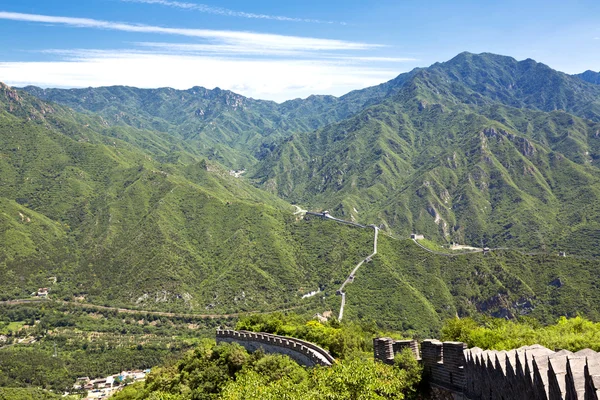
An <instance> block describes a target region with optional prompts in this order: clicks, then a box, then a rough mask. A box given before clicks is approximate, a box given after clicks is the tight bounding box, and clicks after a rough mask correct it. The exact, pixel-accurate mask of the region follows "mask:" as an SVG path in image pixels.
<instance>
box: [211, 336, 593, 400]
mask: <svg viewBox="0 0 600 400" xmlns="http://www.w3.org/2000/svg"><path fill="white" fill-rule="evenodd" d="M220 342H228V343H231V342H235V343H239V344H240V345H242V346H243V347H245V348H246V349H247V350H248V351H256V350H258V349H262V350H263V351H264V352H266V353H277V354H285V355H288V356H290V357H291V358H292V359H294V360H296V361H297V362H298V363H299V364H302V365H305V366H309V367H312V366H317V365H321V366H331V365H333V364H334V363H335V359H334V358H333V357H332V356H331V355H330V354H329V353H328V352H327V351H326V350H324V349H322V348H321V347H319V346H316V345H314V344H312V343H309V342H305V341H303V340H299V339H295V338H291V337H284V336H277V335H271V334H268V333H255V332H246V331H234V330H218V331H217V343H220ZM406 348H408V349H410V350H411V352H412V354H413V356H414V357H415V358H417V359H418V360H420V362H421V365H422V366H423V379H424V381H425V382H427V383H428V384H429V385H430V386H431V387H432V389H433V390H434V392H435V398H439V399H470V400H484V399H485V400H488V399H489V400H597V399H598V395H599V394H600V354H599V353H597V352H595V351H593V350H590V349H584V350H580V351H578V352H575V353H573V352H570V351H567V350H559V351H553V350H550V349H547V348H545V347H543V346H540V345H532V346H525V347H520V348H518V349H515V350H510V351H504V350H502V351H496V350H482V349H480V348H477V347H475V348H471V349H467V346H466V344H464V343H462V342H440V341H438V340H425V341H423V342H421V344H420V346H419V343H418V342H417V341H416V340H394V339H390V338H376V339H373V353H374V356H375V359H376V360H379V361H382V362H384V363H387V364H393V363H394V359H395V355H396V354H398V353H399V352H401V351H403V350H404V349H406Z"/></svg>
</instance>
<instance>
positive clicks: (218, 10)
mask: <svg viewBox="0 0 600 400" xmlns="http://www.w3.org/2000/svg"><path fill="white" fill-rule="evenodd" d="M121 1H124V2H127V3H144V4H159V5H162V6H167V7H175V8H181V9H184V10H194V11H200V12H203V13H208V14H216V15H223V16H227V17H242V18H252V19H268V20H275V21H285V22H312V23H317V24H335V23H337V22H335V21H323V20H320V19H310V18H294V17H285V16H281V15H268V14H255V13H249V12H244V11H235V10H230V9H227V8H223V7H212V6H209V5H206V4H197V3H186V2H181V1H167V0H121ZM339 24H341V25H345V23H344V22H339Z"/></svg>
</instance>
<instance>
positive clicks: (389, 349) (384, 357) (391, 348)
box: [373, 338, 420, 364]
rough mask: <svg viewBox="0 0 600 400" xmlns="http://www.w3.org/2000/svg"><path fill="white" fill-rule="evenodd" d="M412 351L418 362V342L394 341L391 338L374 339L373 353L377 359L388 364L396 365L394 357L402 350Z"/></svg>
mask: <svg viewBox="0 0 600 400" xmlns="http://www.w3.org/2000/svg"><path fill="white" fill-rule="evenodd" d="M406 348H409V349H411V351H412V353H413V355H414V357H415V358H416V359H417V360H418V359H419V358H420V357H419V343H418V342H417V341H416V340H394V339H391V338H375V339H373V352H374V354H375V359H377V360H381V361H383V362H385V363H386V364H393V363H394V356H395V355H396V354H397V353H400V352H402V350H404V349H406Z"/></svg>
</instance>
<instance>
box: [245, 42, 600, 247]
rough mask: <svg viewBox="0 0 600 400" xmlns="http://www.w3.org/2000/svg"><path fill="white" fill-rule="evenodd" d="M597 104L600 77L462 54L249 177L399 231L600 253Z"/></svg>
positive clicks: (295, 198) (285, 145) (281, 150)
mask: <svg viewBox="0 0 600 400" xmlns="http://www.w3.org/2000/svg"><path fill="white" fill-rule="evenodd" d="M599 107H600V88H599V87H597V86H595V85H591V84H589V83H586V82H583V81H581V80H580V79H578V78H575V77H571V76H569V75H566V74H563V73H560V72H557V71H553V70H551V69H550V68H548V67H547V66H545V65H543V64H537V63H535V62H533V61H531V60H525V61H521V62H517V61H516V60H514V59H512V58H509V57H502V56H496V55H491V54H482V55H473V54H468V53H463V54H460V55H459V56H457V57H455V58H454V59H452V60H450V61H449V62H447V63H441V64H434V65H433V66H431V67H430V68H427V69H423V70H420V71H417V72H416V73H414V74H413V76H412V77H411V78H410V79H408V80H406V81H405V82H404V84H403V86H402V88H401V89H400V90H399V91H398V92H397V93H396V94H395V95H392V96H389V97H388V98H386V99H385V100H384V101H382V102H381V103H379V104H376V105H374V106H371V107H368V108H366V109H365V110H363V111H362V112H360V113H358V114H356V115H355V116H353V117H351V118H349V119H347V120H344V121H342V122H339V123H336V124H331V125H328V126H326V127H324V128H322V129H320V130H317V131H314V132H312V133H310V134H308V135H293V136H292V137H290V138H288V139H287V140H285V141H284V142H282V143H281V145H280V146H278V147H277V149H275V151H273V152H272V154H271V155H270V156H269V157H267V158H265V159H264V160H262V161H261V162H260V163H259V164H258V165H257V166H256V167H255V169H254V170H253V173H252V176H253V177H254V178H255V179H256V180H257V182H258V183H259V184H260V185H262V187H265V188H266V189H268V190H271V191H273V192H274V193H277V194H278V195H279V196H281V197H283V198H285V199H288V200H289V201H292V202H297V203H301V204H306V205H309V206H311V207H314V208H323V209H325V208H327V209H330V210H335V211H336V212H337V213H339V214H342V215H345V216H347V217H348V218H350V219H354V220H360V221H376V222H377V223H378V224H381V225H382V226H384V227H385V228H386V229H388V230H389V231H390V232H394V233H396V234H400V235H402V236H407V235H408V234H409V233H410V232H411V231H419V232H422V233H424V234H426V235H427V236H428V237H430V238H434V239H435V240H437V241H441V242H452V241H455V242H459V243H467V244H471V245H478V246H481V244H482V243H483V244H485V245H487V246H491V247H506V246H509V247H512V248H526V249H539V250H544V251H558V250H566V251H568V252H574V253H578V254H584V255H598V250H597V249H598V248H599V245H600V241H599V240H600V235H599V234H598V232H599V228H600V225H599V222H600V219H599V218H600V213H599V209H598V207H597V204H598V199H599V196H600V182H599V179H600V170H599V169H598V167H599V158H600V153H599V150H600V147H599V146H600V124H599V123H598V121H599V120H600V119H599V115H600V114H599V113H598V110H599V109H600V108H599ZM584 117H588V118H587V119H586V118H584Z"/></svg>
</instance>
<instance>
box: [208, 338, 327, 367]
mask: <svg viewBox="0 0 600 400" xmlns="http://www.w3.org/2000/svg"><path fill="white" fill-rule="evenodd" d="M216 338H217V343H222V342H225V343H238V344H240V345H241V346H243V347H244V348H246V350H248V351H250V352H253V351H256V350H259V349H262V350H263V351H264V352H265V353H276V354H284V355H287V356H289V357H291V358H292V359H294V360H295V361H296V362H298V363H299V364H301V365H305V366H307V367H314V366H316V365H323V366H331V365H332V364H333V363H334V362H335V359H334V358H333V357H332V356H331V354H329V352H327V351H326V350H325V349H323V348H321V347H319V346H317V345H315V344H314V343H310V342H307V341H304V340H300V339H296V338H291V337H287V336H278V335H272V334H270V333H264V332H248V331H234V330H230V329H224V330H221V329H219V330H217V335H216Z"/></svg>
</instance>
